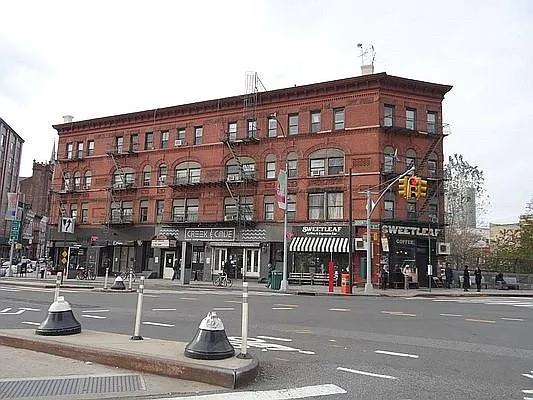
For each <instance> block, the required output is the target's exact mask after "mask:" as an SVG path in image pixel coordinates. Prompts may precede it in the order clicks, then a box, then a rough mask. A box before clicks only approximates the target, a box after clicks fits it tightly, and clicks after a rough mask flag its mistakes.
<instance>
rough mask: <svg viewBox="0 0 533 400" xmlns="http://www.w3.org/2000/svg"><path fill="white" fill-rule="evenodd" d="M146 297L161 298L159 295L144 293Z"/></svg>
mask: <svg viewBox="0 0 533 400" xmlns="http://www.w3.org/2000/svg"><path fill="white" fill-rule="evenodd" d="M143 296H144V297H155V298H159V296H156V295H155V294H143Z"/></svg>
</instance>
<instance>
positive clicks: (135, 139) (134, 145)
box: [130, 133, 139, 152]
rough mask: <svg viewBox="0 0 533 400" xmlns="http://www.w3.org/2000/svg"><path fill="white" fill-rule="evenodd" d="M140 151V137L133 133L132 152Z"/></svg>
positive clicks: (131, 137)
mask: <svg viewBox="0 0 533 400" xmlns="http://www.w3.org/2000/svg"><path fill="white" fill-rule="evenodd" d="M138 150H139V135H137V134H136V133H132V134H131V135H130V151H131V152H135V151H138Z"/></svg>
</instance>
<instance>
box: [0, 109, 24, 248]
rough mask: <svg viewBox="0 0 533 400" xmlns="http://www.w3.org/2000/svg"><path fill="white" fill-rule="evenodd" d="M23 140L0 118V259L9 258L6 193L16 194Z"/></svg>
mask: <svg viewBox="0 0 533 400" xmlns="http://www.w3.org/2000/svg"><path fill="white" fill-rule="evenodd" d="M23 143H24V140H22V138H21V137H20V136H19V135H18V134H17V132H15V130H14V129H12V128H11V127H10V126H9V125H8V124H7V122H5V121H4V120H3V119H2V118H0V258H8V257H9V249H10V245H9V236H10V231H11V221H10V220H6V213H7V206H8V201H7V198H8V195H7V194H8V193H16V192H17V185H18V179H19V169H20V156H21V152H22V144H23Z"/></svg>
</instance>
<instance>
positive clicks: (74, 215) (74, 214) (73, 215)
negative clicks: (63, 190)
mask: <svg viewBox="0 0 533 400" xmlns="http://www.w3.org/2000/svg"><path fill="white" fill-rule="evenodd" d="M70 216H71V218H74V219H76V218H78V205H77V204H71V205H70Z"/></svg>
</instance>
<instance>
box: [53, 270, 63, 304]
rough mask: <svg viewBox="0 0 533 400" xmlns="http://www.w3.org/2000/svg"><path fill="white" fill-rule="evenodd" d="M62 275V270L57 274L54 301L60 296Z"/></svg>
mask: <svg viewBox="0 0 533 400" xmlns="http://www.w3.org/2000/svg"><path fill="white" fill-rule="evenodd" d="M61 275H63V273H62V272H58V273H57V275H56V290H55V292H54V303H55V302H56V301H57V299H58V298H59V287H60V286H61V278H62V276H61Z"/></svg>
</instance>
